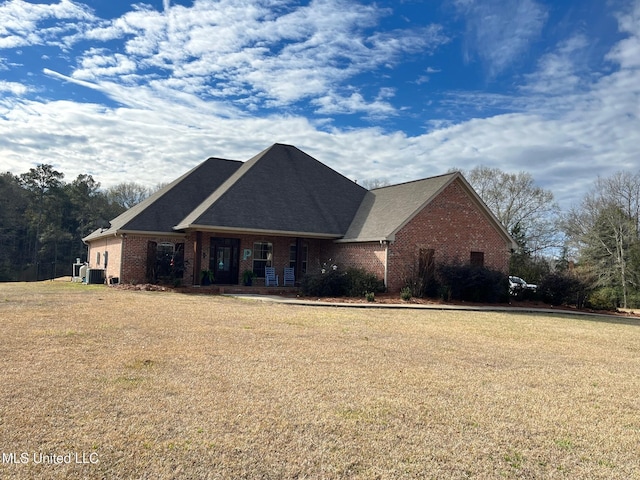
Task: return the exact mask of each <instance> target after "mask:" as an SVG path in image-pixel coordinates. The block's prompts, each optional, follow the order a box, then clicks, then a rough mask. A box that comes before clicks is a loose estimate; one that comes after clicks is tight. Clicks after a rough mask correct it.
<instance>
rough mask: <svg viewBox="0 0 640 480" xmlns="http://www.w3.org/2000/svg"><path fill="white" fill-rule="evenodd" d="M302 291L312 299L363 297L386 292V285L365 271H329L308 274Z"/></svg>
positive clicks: (301, 288)
mask: <svg viewBox="0 0 640 480" xmlns="http://www.w3.org/2000/svg"><path fill="white" fill-rule="evenodd" d="M300 290H301V291H302V294H303V295H306V296H310V297H344V296H347V297H363V296H365V295H367V294H368V293H372V294H375V293H377V292H382V291H384V284H383V282H382V281H381V280H379V279H378V278H377V277H376V276H375V275H374V274H372V273H370V272H368V271H366V270H364V269H361V268H349V269H347V270H346V271H344V272H341V271H339V270H328V271H325V273H317V274H307V275H305V276H304V277H303V278H302V281H301V282H300Z"/></svg>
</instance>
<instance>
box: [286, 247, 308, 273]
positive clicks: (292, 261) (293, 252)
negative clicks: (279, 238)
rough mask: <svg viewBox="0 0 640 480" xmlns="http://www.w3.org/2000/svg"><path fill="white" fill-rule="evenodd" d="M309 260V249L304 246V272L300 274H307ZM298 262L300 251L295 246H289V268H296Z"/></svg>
mask: <svg viewBox="0 0 640 480" xmlns="http://www.w3.org/2000/svg"><path fill="white" fill-rule="evenodd" d="M308 258H309V247H308V246H307V245H302V259H301V260H302V271H301V272H300V273H307V260H308ZM297 260H298V249H297V247H296V245H295V244H293V245H290V246H289V266H290V267H291V268H296V262H297Z"/></svg>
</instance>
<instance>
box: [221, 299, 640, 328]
mask: <svg viewBox="0 0 640 480" xmlns="http://www.w3.org/2000/svg"><path fill="white" fill-rule="evenodd" d="M224 296H227V297H234V298H241V299H246V300H254V301H262V302H272V303H285V304H289V305H306V306H312V307H341V308H388V309H412V310H459V311H470V312H506V313H543V314H553V315H582V316H589V317H605V318H608V319H619V320H624V321H629V320H631V321H634V322H637V324H638V325H640V318H638V317H632V316H620V315H614V314H607V313H592V312H583V311H580V310H567V309H561V308H537V307H509V306H501V305H486V306H485V305H446V304H437V303H433V304H424V303H377V302H325V301H321V300H311V299H307V298H289V297H282V296H279V295H256V294H225V295H224Z"/></svg>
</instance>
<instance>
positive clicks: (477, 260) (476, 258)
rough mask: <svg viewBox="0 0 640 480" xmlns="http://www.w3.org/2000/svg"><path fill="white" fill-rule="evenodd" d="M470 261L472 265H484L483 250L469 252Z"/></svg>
mask: <svg viewBox="0 0 640 480" xmlns="http://www.w3.org/2000/svg"><path fill="white" fill-rule="evenodd" d="M470 263H471V265H472V266H473V267H484V252H471V258H470Z"/></svg>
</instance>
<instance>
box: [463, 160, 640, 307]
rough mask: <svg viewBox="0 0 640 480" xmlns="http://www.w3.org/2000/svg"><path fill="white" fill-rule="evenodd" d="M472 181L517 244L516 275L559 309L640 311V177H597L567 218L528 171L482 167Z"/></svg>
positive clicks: (474, 172) (512, 267)
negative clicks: (566, 306) (561, 306)
mask: <svg viewBox="0 0 640 480" xmlns="http://www.w3.org/2000/svg"><path fill="white" fill-rule="evenodd" d="M465 177H466V178H467V179H468V180H469V183H470V184H471V185H472V186H473V187H474V189H475V190H476V191H477V192H478V194H479V195H480V197H481V198H482V199H483V200H484V202H485V203H486V204H487V205H488V206H489V208H490V209H491V210H492V211H493V212H494V213H495V215H496V216H497V217H498V219H499V220H500V221H501V222H502V224H503V225H504V226H505V227H506V228H507V230H508V231H509V233H511V235H512V236H513V238H514V239H515V240H516V242H517V244H518V248H517V249H516V251H514V252H513V254H512V256H511V264H510V274H511V275H516V276H519V277H522V278H525V279H526V280H527V281H528V282H529V283H536V284H538V286H539V289H538V290H539V292H538V293H539V295H541V296H543V297H544V296H546V298H543V299H545V300H548V301H552V302H554V303H576V304H578V305H588V306H592V307H595V308H605V309H610V308H618V307H623V308H638V307H640V172H635V173H634V172H630V171H620V172H617V173H615V174H613V175H612V176H610V177H598V178H595V179H594V182H593V185H592V186H591V188H590V189H589V191H588V192H587V193H586V194H585V196H584V198H582V199H581V202H580V203H579V204H578V205H575V206H573V207H571V208H570V209H569V211H567V212H562V211H561V210H560V208H559V207H558V205H557V204H556V203H555V202H554V199H553V194H552V192H550V191H548V190H545V189H543V188H540V187H539V186H537V185H536V184H535V182H534V179H533V177H532V176H531V175H530V174H529V173H526V172H520V173H517V174H513V173H505V172H502V171H500V170H499V169H495V168H487V167H482V166H481V167H476V168H474V169H473V170H471V171H470V172H466V173H465Z"/></svg>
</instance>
